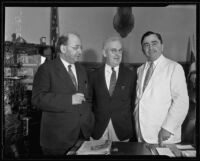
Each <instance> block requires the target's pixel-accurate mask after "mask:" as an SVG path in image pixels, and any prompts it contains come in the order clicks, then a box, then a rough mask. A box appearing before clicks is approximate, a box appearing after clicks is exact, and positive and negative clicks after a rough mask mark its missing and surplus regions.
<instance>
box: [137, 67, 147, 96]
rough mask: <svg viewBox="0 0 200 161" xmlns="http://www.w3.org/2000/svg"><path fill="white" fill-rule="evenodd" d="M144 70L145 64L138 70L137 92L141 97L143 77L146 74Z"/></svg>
mask: <svg viewBox="0 0 200 161" xmlns="http://www.w3.org/2000/svg"><path fill="white" fill-rule="evenodd" d="M144 68H145V64H143V65H142V66H141V67H140V68H139V69H138V70H139V71H138V82H137V84H138V86H137V92H138V93H139V95H142V77H143V73H144Z"/></svg>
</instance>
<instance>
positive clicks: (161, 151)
mask: <svg viewBox="0 0 200 161" xmlns="http://www.w3.org/2000/svg"><path fill="white" fill-rule="evenodd" d="M156 150H157V152H158V154H159V155H166V156H169V157H175V155H174V154H173V153H172V151H171V150H170V149H169V148H159V147H158V148H156Z"/></svg>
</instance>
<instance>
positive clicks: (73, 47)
mask: <svg viewBox="0 0 200 161" xmlns="http://www.w3.org/2000/svg"><path fill="white" fill-rule="evenodd" d="M69 47H71V48H72V49H73V50H75V51H77V50H78V49H80V50H82V49H83V47H82V46H80V45H77V46H70V45H69Z"/></svg>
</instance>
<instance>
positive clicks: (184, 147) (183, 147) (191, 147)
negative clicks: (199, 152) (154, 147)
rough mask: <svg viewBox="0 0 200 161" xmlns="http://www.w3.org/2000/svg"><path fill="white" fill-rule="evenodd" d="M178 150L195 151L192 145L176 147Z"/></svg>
mask: <svg viewBox="0 0 200 161" xmlns="http://www.w3.org/2000/svg"><path fill="white" fill-rule="evenodd" d="M176 147H177V149H180V150H184V149H194V147H193V146H192V145H180V144H178V145H176Z"/></svg>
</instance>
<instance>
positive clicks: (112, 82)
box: [109, 67, 117, 96]
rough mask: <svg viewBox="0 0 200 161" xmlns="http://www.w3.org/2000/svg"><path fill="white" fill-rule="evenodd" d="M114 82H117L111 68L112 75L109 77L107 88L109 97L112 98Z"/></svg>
mask: <svg viewBox="0 0 200 161" xmlns="http://www.w3.org/2000/svg"><path fill="white" fill-rule="evenodd" d="M116 81H117V80H116V72H115V70H114V68H113V67H112V74H111V77H110V87H109V93H110V96H112V93H113V91H114V89H115V85H116Z"/></svg>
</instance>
